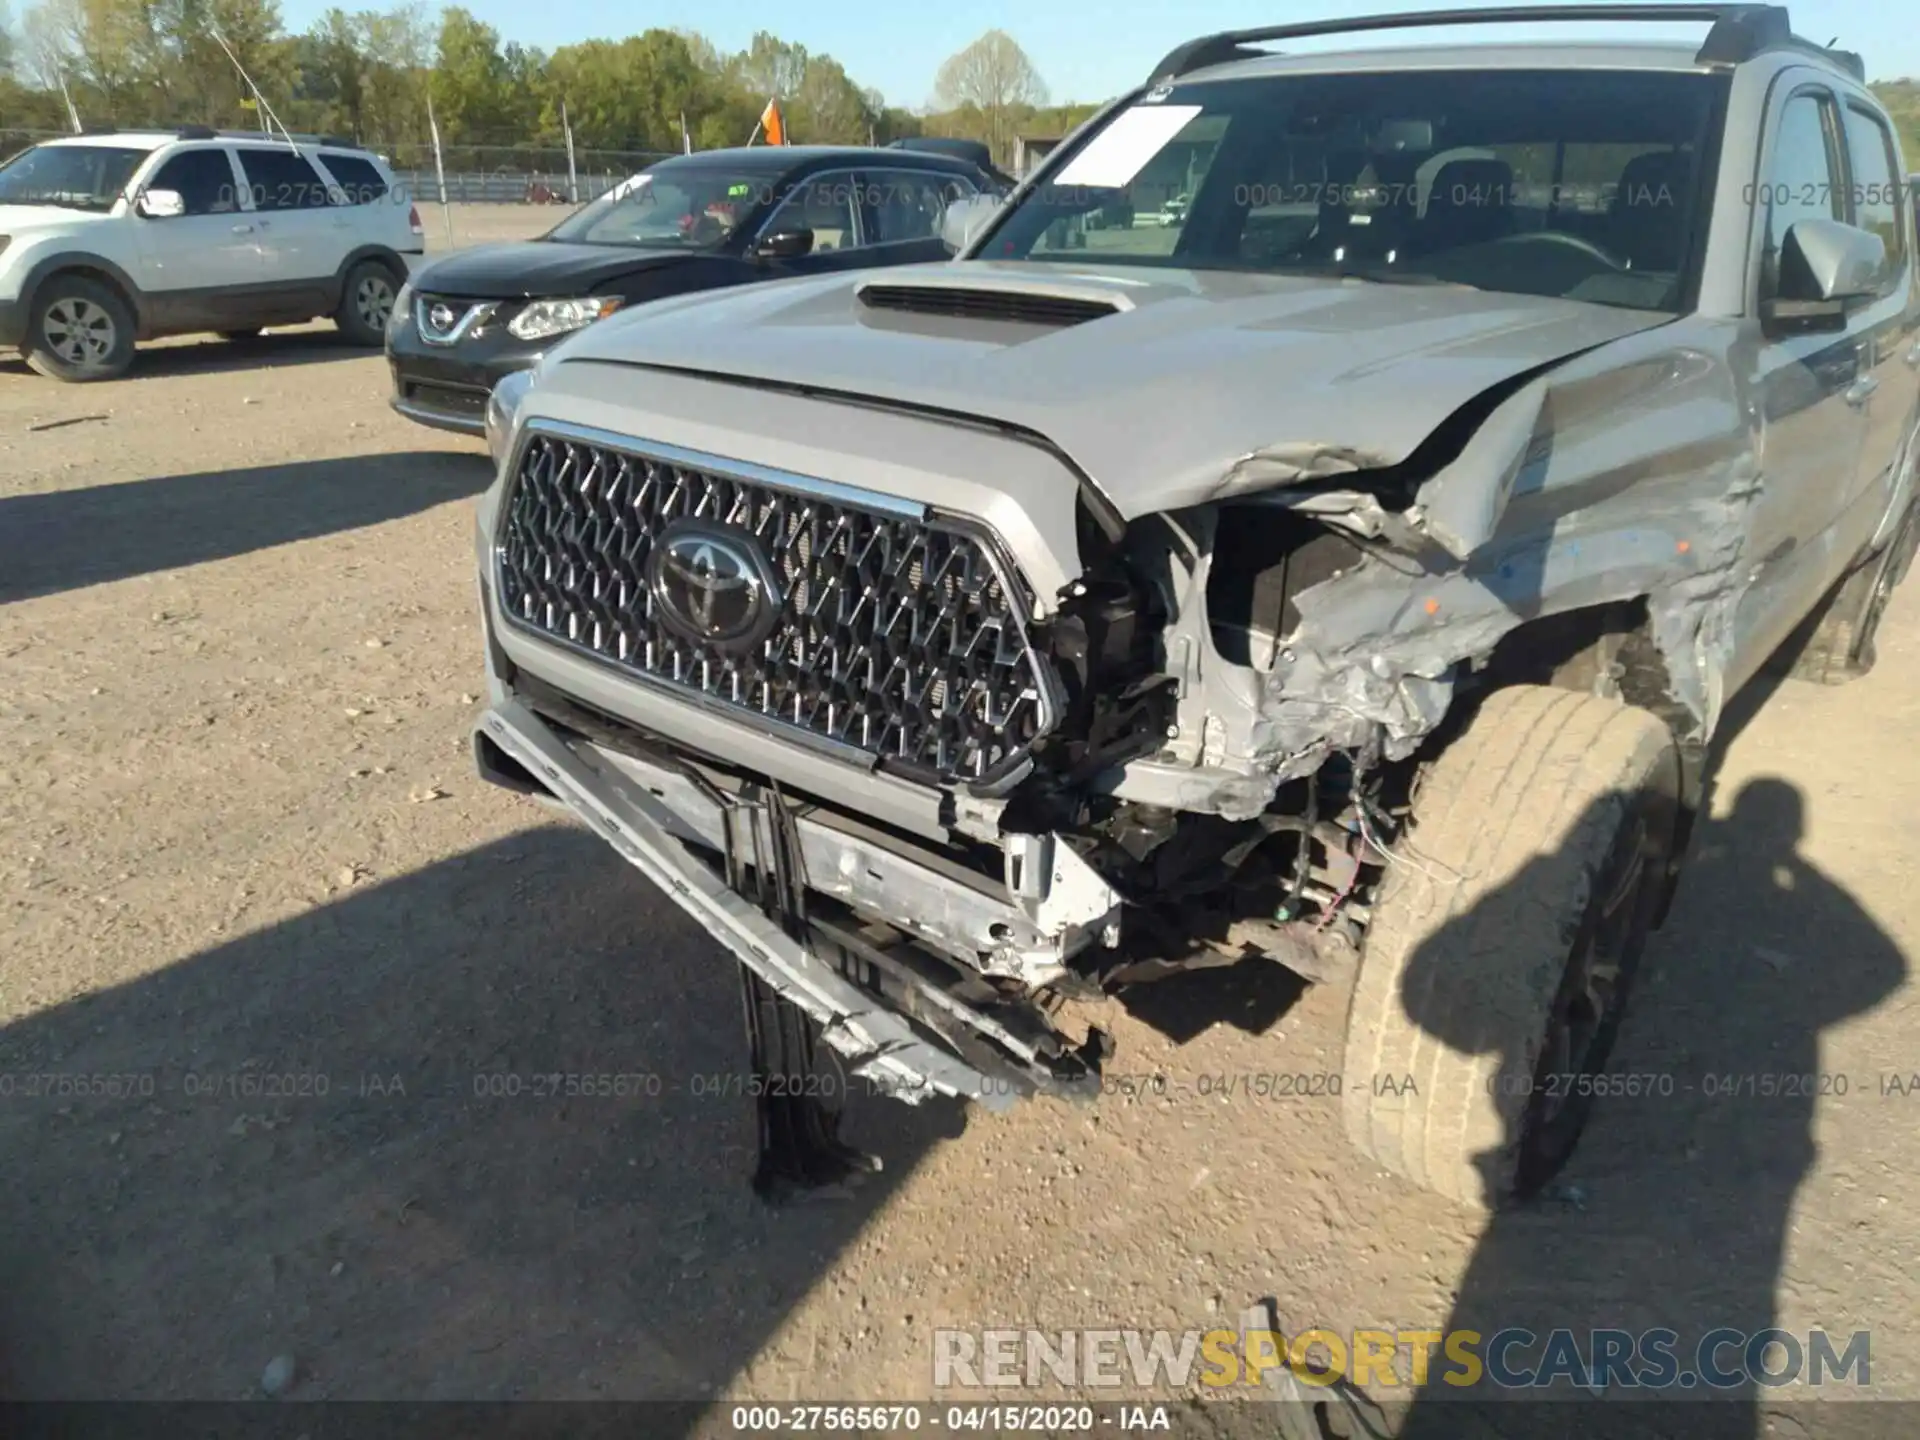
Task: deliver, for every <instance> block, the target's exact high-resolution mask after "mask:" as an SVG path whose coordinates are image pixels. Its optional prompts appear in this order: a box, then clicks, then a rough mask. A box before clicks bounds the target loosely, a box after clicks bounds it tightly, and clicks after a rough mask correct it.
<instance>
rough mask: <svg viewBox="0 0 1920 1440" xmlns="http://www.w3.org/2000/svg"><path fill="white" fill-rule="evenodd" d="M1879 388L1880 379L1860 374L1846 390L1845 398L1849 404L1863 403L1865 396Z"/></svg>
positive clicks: (1865, 401)
mask: <svg viewBox="0 0 1920 1440" xmlns="http://www.w3.org/2000/svg"><path fill="white" fill-rule="evenodd" d="M1879 388H1880V381H1879V380H1878V379H1877V378H1876V377H1874V376H1872V375H1862V376H1861V377H1860V378H1859V379H1858V380H1856V381H1854V382H1853V384H1851V385H1849V386H1848V387H1847V390H1846V395H1845V397H1844V398H1845V400H1846V402H1847V403H1848V404H1849V405H1864V404H1866V403H1867V398H1868V397H1869V396H1870V395H1872V394H1873V392H1874V391H1876V390H1878V389H1879Z"/></svg>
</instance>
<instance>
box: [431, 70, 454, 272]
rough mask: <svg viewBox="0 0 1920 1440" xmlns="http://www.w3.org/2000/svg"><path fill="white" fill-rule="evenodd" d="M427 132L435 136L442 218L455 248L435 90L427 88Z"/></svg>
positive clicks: (449, 244) (450, 243)
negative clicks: (435, 114)
mask: <svg viewBox="0 0 1920 1440" xmlns="http://www.w3.org/2000/svg"><path fill="white" fill-rule="evenodd" d="M427 131H428V133H429V134H431V135H432V136H433V174H434V178H435V179H436V180H438V181H439V182H440V216H441V218H442V219H443V220H445V221H446V222H447V245H448V248H452V246H453V207H452V206H451V205H449V204H447V166H446V162H445V161H444V160H442V159H441V156H440V122H439V121H438V120H435V119H434V118H433V88H432V87H431V86H429V87H428V88H427Z"/></svg>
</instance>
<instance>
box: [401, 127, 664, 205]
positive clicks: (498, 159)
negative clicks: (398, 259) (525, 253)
mask: <svg viewBox="0 0 1920 1440" xmlns="http://www.w3.org/2000/svg"><path fill="white" fill-rule="evenodd" d="M368 148H369V149H371V150H373V151H374V152H375V153H376V154H378V155H381V156H383V157H385V159H386V161H387V163H388V164H389V165H391V166H392V167H393V169H394V173H395V174H396V175H397V176H398V177H399V179H400V183H401V184H402V185H404V186H406V187H407V189H408V191H409V192H410V193H411V194H412V195H413V197H414V198H415V199H416V200H420V201H427V202H430V203H434V204H437V203H439V200H440V180H439V175H438V173H436V171H435V168H434V157H433V146H432V145H431V144H422V143H420V142H417V141H412V142H402V143H398V144H394V145H381V144H377V143H375V144H371V145H369V146H368ZM665 158H667V157H666V154H665V153H664V152H661V151H657V150H598V149H578V150H576V151H575V152H574V169H573V177H574V179H576V180H577V182H578V186H577V193H576V192H575V188H574V186H573V185H572V184H571V183H570V180H569V175H568V170H567V152H566V150H565V149H564V148H548V147H543V146H496V145H448V146H444V147H443V148H442V150H441V164H442V166H444V168H445V173H446V182H447V200H448V201H449V202H450V203H452V204H455V205H524V204H535V205H542V204H551V205H566V204H585V203H586V202H587V201H589V200H592V199H594V198H596V197H597V196H600V195H603V194H605V193H606V192H607V191H608V190H610V189H612V188H613V187H614V186H615V185H617V184H619V183H620V182H621V181H622V180H624V179H626V178H627V177H628V176H629V175H632V174H633V173H634V172H635V171H638V170H644V169H645V168H646V167H647V166H649V165H651V164H653V163H654V161H656V160H664V159H665Z"/></svg>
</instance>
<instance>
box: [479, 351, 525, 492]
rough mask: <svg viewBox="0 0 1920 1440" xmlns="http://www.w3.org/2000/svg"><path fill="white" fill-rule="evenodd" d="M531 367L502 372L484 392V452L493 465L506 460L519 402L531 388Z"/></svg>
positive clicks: (518, 410) (498, 465)
mask: <svg viewBox="0 0 1920 1440" xmlns="http://www.w3.org/2000/svg"><path fill="white" fill-rule="evenodd" d="M533 374H534V372H533V371H531V370H515V371H513V372H512V373H511V374H509V375H503V376H502V377H501V378H500V380H499V382H498V383H497V384H496V385H495V386H494V387H493V393H492V394H491V395H489V396H487V453H488V454H490V455H492V456H493V466H494V469H496V470H497V469H499V468H500V466H502V465H503V464H505V463H506V459H507V449H508V447H509V446H511V445H512V444H513V422H514V421H515V420H516V419H517V418H518V417H519V414H520V406H521V404H522V403H523V402H524V401H525V400H526V398H527V392H528V391H529V390H531V389H533Z"/></svg>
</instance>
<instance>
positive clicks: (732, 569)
mask: <svg viewBox="0 0 1920 1440" xmlns="http://www.w3.org/2000/svg"><path fill="white" fill-rule="evenodd" d="M647 570H648V579H649V582H650V584H651V586H652V588H653V598H654V603H655V604H656V605H658V606H659V611H660V619H661V621H662V622H663V623H664V624H665V625H666V626H667V627H668V628H669V629H671V630H673V631H675V632H676V633H677V634H680V635H683V636H685V637H686V638H687V639H689V640H693V641H697V642H699V643H700V644H702V645H715V646H719V647H721V648H723V649H736V648H745V647H748V646H751V645H754V644H756V643H758V642H759V641H761V640H764V639H765V638H766V636H767V632H768V631H770V630H772V629H773V625H774V622H775V621H776V620H778V619H779V617H780V601H781V597H780V595H779V592H778V590H777V589H776V587H775V583H774V576H773V567H772V566H771V565H769V564H768V563H767V560H766V557H765V556H764V555H763V554H762V553H761V550H760V546H759V544H758V543H757V542H756V541H755V540H754V538H753V537H752V536H751V535H749V534H747V533H746V532H745V531H744V530H736V529H734V528H733V527H732V526H729V525H716V524H712V523H710V522H707V521H702V520H676V521H675V522H674V523H673V524H672V525H670V526H668V527H667V529H666V531H665V532H664V533H663V534H662V535H661V537H660V539H659V542H658V543H657V544H656V545H655V546H654V547H653V554H652V555H650V556H649V557H648V559H647Z"/></svg>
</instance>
